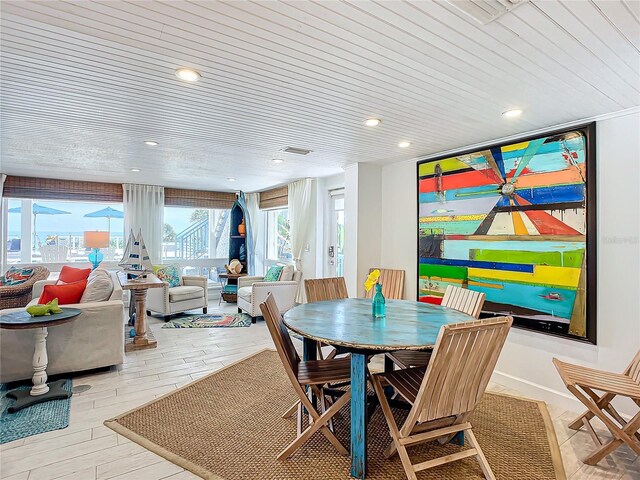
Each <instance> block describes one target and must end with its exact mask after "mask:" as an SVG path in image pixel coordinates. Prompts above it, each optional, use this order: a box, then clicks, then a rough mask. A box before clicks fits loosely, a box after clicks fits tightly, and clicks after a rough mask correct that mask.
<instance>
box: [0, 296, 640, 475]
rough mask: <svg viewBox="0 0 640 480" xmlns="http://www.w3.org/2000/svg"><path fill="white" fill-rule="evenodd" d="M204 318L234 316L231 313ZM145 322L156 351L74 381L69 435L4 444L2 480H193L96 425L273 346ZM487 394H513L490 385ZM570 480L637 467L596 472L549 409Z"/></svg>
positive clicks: (618, 461) (606, 463)
mask: <svg viewBox="0 0 640 480" xmlns="http://www.w3.org/2000/svg"><path fill="white" fill-rule="evenodd" d="M210 311H213V312H215V311H226V312H228V313H234V312H235V311H236V308H235V305H231V306H226V307H225V306H223V307H222V308H219V309H218V308H217V307H215V306H214V307H210ZM162 323H163V322H162V321H161V320H159V319H151V321H150V324H151V328H152V329H153V332H154V335H155V337H156V339H157V340H158V348H157V349H152V350H143V351H139V352H134V353H130V354H127V356H126V363H124V364H123V365H121V366H119V367H117V368H115V367H114V368H112V370H111V371H109V372H105V373H100V374H95V375H89V376H87V375H85V376H80V377H76V378H75V379H74V382H73V383H74V386H78V385H91V389H90V390H88V391H86V392H85V393H79V394H75V395H74V396H73V399H72V401H71V421H70V424H69V427H68V428H65V429H63V430H55V431H52V432H47V433H43V434H41V435H36V436H33V437H28V438H26V439H22V440H17V441H15V442H11V443H7V444H5V445H2V446H1V447H0V478H1V479H2V480H49V479H60V480H62V479H64V480H94V479H114V480H116V479H117V480H125V479H131V480H159V479H167V480H187V479H197V478H199V477H197V476H195V475H193V474H191V473H190V472H188V471H185V470H183V469H182V468H180V467H178V466H176V465H174V464H172V463H170V462H168V461H166V460H164V459H163V458H161V457H159V456H158V455H155V454H153V453H151V452H149V451H147V450H145V449H144V448H142V447H140V446H139V445H137V444H135V443H133V442H131V441H129V440H127V439H126V438H124V437H122V436H120V435H118V434H116V433H115V432H113V431H112V430H110V429H108V428H106V427H105V426H104V425H102V422H103V421H104V420H106V419H108V418H111V417H113V416H115V415H117V414H120V413H123V412H125V411H127V410H130V409H132V408H134V407H136V406H139V405H141V404H143V403H146V402H148V401H150V400H153V399H154V398H156V397H158V396H160V395H164V394H165V393H167V392H170V391H172V390H174V389H176V388H178V387H181V386H183V385H185V384H187V383H189V382H191V381H193V380H195V379H197V378H199V377H201V376H203V375H206V374H208V373H210V372H213V371H215V370H218V369H220V368H222V367H224V366H225V365H228V364H230V363H233V362H235V361H237V360H239V359H242V358H243V357H246V356H247V355H251V354H252V353H255V352H257V351H259V350H261V349H263V348H265V347H271V346H272V342H271V339H270V337H269V333H268V331H267V329H266V326H265V324H264V322H258V323H257V324H255V325H252V326H251V327H250V328H213V329H176V330H174V329H161V328H160V327H161V325H162ZM491 389H492V390H493V391H504V392H506V393H511V394H515V395H518V392H516V391H513V390H508V389H505V388H504V387H502V386H500V385H497V384H492V385H491ZM549 411H550V413H551V416H552V418H553V420H554V425H555V428H556V433H557V436H558V441H559V443H560V448H561V451H562V455H563V460H564V464H565V468H566V472H567V476H568V478H569V479H571V480H578V479H580V480H582V479H611V480H620V479H625V480H630V479H640V460H638V458H637V457H636V456H635V455H634V454H633V453H632V452H631V451H630V450H629V449H627V448H624V447H623V448H620V449H618V450H617V451H616V453H615V454H614V455H611V456H609V457H607V459H605V460H603V461H602V462H601V464H600V465H599V466H597V467H589V466H587V465H583V464H582V462H580V460H579V459H580V458H581V457H583V456H585V454H586V453H587V452H588V451H590V450H591V449H593V443H592V441H591V438H590V437H589V435H588V434H587V433H585V432H575V431H573V430H568V429H567V428H566V427H565V425H566V423H567V421H568V420H569V419H570V418H572V417H573V416H574V415H575V413H572V412H567V411H564V410H562V409H559V408H556V407H554V406H553V405H550V406H549Z"/></svg>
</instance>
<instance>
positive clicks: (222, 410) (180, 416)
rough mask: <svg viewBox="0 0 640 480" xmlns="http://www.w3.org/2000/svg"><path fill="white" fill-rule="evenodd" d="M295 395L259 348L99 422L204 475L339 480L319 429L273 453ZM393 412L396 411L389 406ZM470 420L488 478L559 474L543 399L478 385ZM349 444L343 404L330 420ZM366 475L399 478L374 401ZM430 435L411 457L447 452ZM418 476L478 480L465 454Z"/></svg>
mask: <svg viewBox="0 0 640 480" xmlns="http://www.w3.org/2000/svg"><path fill="white" fill-rule="evenodd" d="M295 400H296V397H295V395H294V393H293V390H292V388H291V384H290V383H289V381H288V379H287V377H286V374H285V372H284V368H283V367H282V364H281V363H280V359H279V357H278V355H277V353H276V352H273V351H269V350H266V351H262V352H259V353H257V354H255V355H253V356H251V357H249V358H247V359H245V360H243V361H240V362H238V363H235V364H233V365H231V366H229V367H227V368H225V369H224V370H220V371H218V372H215V373H212V374H210V375H208V376H206V377H203V378H201V379H199V380H197V381H195V382H193V383H191V384H189V385H187V386H185V387H182V388H181V389H179V390H176V391H175V392H172V393H170V394H168V395H165V396H163V397H160V398H158V399H156V400H154V401H152V402H150V403H148V404H146V405H143V406H142V407H139V408H136V409H134V410H131V411H130V412H127V413H125V414H123V415H120V416H118V417H116V418H113V419H111V420H107V421H106V422H105V425H106V426H108V427H109V428H111V429H113V430H115V431H116V432H118V433H120V434H122V435H124V436H125V437H128V438H129V439H131V440H132V441H134V442H136V443H139V444H140V445H142V446H143V447H145V448H147V449H148V450H151V451H152V452H155V453H157V454H158V455H160V456H162V457H164V458H166V459H167V460H169V461H171V462H173V463H175V464H177V465H180V466H181V467H183V468H185V469H187V470H190V471H191V472H193V473H195V474H197V475H199V476H201V477H202V478H205V479H212V480H253V479H261V480H315V479H323V480H324V479H326V480H334V479H335V480H345V479H348V478H350V475H349V470H350V461H349V458H348V457H343V456H341V455H339V454H338V453H337V452H336V451H335V449H333V447H332V446H331V444H330V443H329V442H328V441H327V440H326V439H325V438H324V436H323V435H322V434H316V435H315V436H314V437H313V438H312V440H311V441H310V442H308V443H307V444H305V445H304V446H303V447H302V449H300V450H298V452H296V453H295V454H294V455H293V456H292V457H291V458H290V459H289V460H286V461H278V460H276V455H277V454H278V453H279V452H280V451H281V450H282V449H284V448H285V447H286V446H287V445H288V444H289V443H290V442H292V441H293V440H294V438H295V435H296V421H295V417H292V418H290V419H283V418H281V415H282V413H284V412H285V410H287V408H288V407H290V406H291V405H292V404H293V402H294V401H295ZM394 413H396V414H397V417H398V419H401V418H402V417H403V416H404V415H406V412H405V411H403V410H398V411H396V412H394ZM471 423H472V424H473V426H474V431H475V434H476V436H477V438H478V441H479V442H480V445H481V446H482V448H483V450H484V452H485V455H486V456H487V459H488V461H489V464H490V465H491V467H492V469H493V472H494V473H495V475H496V477H497V478H498V479H514V480H515V479H518V480H547V479H554V480H556V479H557V480H564V479H565V474H564V469H563V467H562V460H561V457H560V451H559V448H558V444H557V441H556V438H555V434H554V431H553V426H552V424H551V419H550V418H549V414H548V412H547V410H546V407H545V405H544V403H542V402H535V401H529V400H524V399H519V398H515V397H510V396H504V395H498V394H485V395H484V397H483V399H482V401H481V403H480V405H479V407H478V408H477V410H476V411H475V412H474V415H473V418H472V419H471ZM335 429H336V435H337V436H338V438H339V439H340V440H341V441H342V443H343V445H345V446H346V447H347V449H348V448H349V409H348V406H347V407H345V408H344V409H343V410H342V411H341V413H340V414H339V416H337V417H336V422H335ZM368 438H369V450H368V459H369V464H368V475H367V478H369V479H375V480H378V479H384V480H395V479H398V480H399V479H404V478H406V477H405V474H404V470H403V469H402V466H401V464H400V461H399V460H398V457H397V456H396V457H394V458H392V459H385V458H384V456H383V455H382V452H383V450H384V449H385V448H386V447H387V445H388V444H389V442H390V441H391V438H390V436H389V430H388V427H387V424H386V422H385V420H384V417H383V416H382V412H381V411H380V409H379V408H378V409H376V412H375V414H374V415H373V417H372V418H371V421H370V423H369V430H368ZM460 448H464V447H458V446H455V445H451V444H448V445H444V446H442V445H440V444H438V443H437V442H435V443H429V444H424V445H421V446H416V447H413V448H412V449H410V454H411V455H412V460H413V462H414V463H418V462H419V461H424V460H428V459H430V458H434V457H436V456H442V455H445V454H450V453H454V452H456V451H459V450H460ZM418 478H419V479H421V480H422V479H438V480H441V479H442V480H444V479H447V480H466V479H482V478H484V477H483V475H482V471H481V470H480V467H479V466H478V463H477V462H476V461H475V459H474V458H473V457H472V458H469V459H465V460H462V461H458V462H455V463H450V464H447V465H444V466H440V467H437V468H434V469H431V470H427V471H423V472H420V473H419V474H418Z"/></svg>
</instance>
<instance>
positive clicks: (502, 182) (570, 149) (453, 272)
mask: <svg viewBox="0 0 640 480" xmlns="http://www.w3.org/2000/svg"><path fill="white" fill-rule="evenodd" d="M594 141H595V132H594V126H593V124H591V125H586V126H583V127H579V128H575V129H572V130H568V131H563V132H554V133H552V134H549V135H543V136H540V137H536V138H528V139H525V140H523V141H518V142H514V143H510V144H503V145H496V146H491V147H488V148H486V149H482V150H478V151H474V152H464V153H462V154H459V155H451V156H447V157H445V158H436V159H429V160H426V161H422V162H419V163H418V232H419V241H418V260H419V265H418V272H419V273H418V275H419V278H418V297H419V298H418V299H419V300H420V301H424V302H431V303H438V302H439V300H441V298H442V296H443V294H444V291H445V289H446V287H447V285H450V284H451V285H457V286H461V287H464V288H469V289H471V290H476V291H480V292H483V293H485V294H486V302H485V305H484V308H483V316H485V315H495V314H500V315H503V314H508V315H512V316H513V317H514V324H515V325H519V326H522V327H525V328H531V329H536V330H540V331H545V332H549V333H555V334H560V335H568V336H572V337H578V338H581V339H585V340H589V341H592V342H594V343H595V323H594V322H595V308H594V307H595V255H594V254H595V245H593V244H590V242H589V241H588V233H589V232H588V230H589V228H590V227H591V228H594V227H593V226H594V225H595V211H592V210H593V205H594V202H593V199H594V198H591V197H594V193H595V192H592V191H591V185H592V184H593V183H594V182H593V179H591V178H588V176H589V175H591V174H592V172H593V166H594V162H595V158H593V157H595V155H594V143H593V142H594ZM594 233H595V232H594ZM591 270H592V271H591ZM591 295H593V298H592V299H590V298H589V297H590V296H591Z"/></svg>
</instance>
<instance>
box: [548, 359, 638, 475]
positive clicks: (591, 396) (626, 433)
mask: <svg viewBox="0 0 640 480" xmlns="http://www.w3.org/2000/svg"><path fill="white" fill-rule="evenodd" d="M553 364H554V365H555V366H556V369H557V370H558V373H559V374H560V377H561V378H562V381H563V382H564V384H565V385H566V387H567V389H568V390H569V391H570V392H571V393H572V394H573V395H575V397H576V398H577V399H578V400H580V401H581V402H582V403H583V404H584V405H585V406H586V407H587V409H588V410H587V411H586V412H584V413H583V414H582V415H580V416H579V417H577V418H576V419H575V420H573V421H572V422H571V423H570V424H569V428H571V429H573V430H579V429H580V428H581V427H582V426H584V427H585V428H586V429H587V432H589V434H590V435H591V438H592V439H593V441H594V442H595V444H596V446H598V447H599V448H598V449H597V450H596V451H595V452H593V453H592V454H590V455H589V456H588V457H587V458H585V459H584V460H583V462H584V463H586V464H587V465H595V464H597V463H598V462H599V461H600V460H602V459H603V458H604V457H606V456H607V455H609V454H610V453H612V452H613V451H614V450H615V449H616V448H618V447H619V446H620V445H622V444H623V443H626V444H627V445H628V446H629V448H631V449H632V450H633V451H634V452H636V454H638V455H640V434H639V433H638V430H639V429H640V410H639V411H638V413H636V414H635V416H634V417H633V418H632V419H631V420H629V421H626V420H625V419H624V418H622V416H621V415H620V414H619V413H618V411H617V410H616V409H615V408H614V407H613V405H611V401H612V400H613V399H614V398H615V397H616V396H622V397H628V398H630V399H631V400H632V401H633V402H635V404H636V405H638V406H639V407H640V351H638V353H636V356H635V357H634V358H633V360H632V361H631V363H630V364H629V366H628V367H627V368H626V369H625V371H624V372H623V373H610V372H604V371H602V370H595V369H593V368H587V367H582V366H580V365H573V364H571V363H565V362H562V361H560V360H558V359H557V358H554V359H553ZM594 390H598V391H600V392H603V394H602V395H598V394H597V393H596V392H594ZM593 417H597V418H599V419H600V420H602V423H604V424H605V426H606V427H607V428H608V429H609V431H610V432H611V435H612V437H613V438H612V439H611V440H610V441H608V442H606V443H604V444H603V443H602V440H600V437H598V434H597V433H596V431H595V430H594V429H593V426H592V425H591V423H590V422H589V420H591V419H592V418H593Z"/></svg>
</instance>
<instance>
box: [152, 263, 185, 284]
mask: <svg viewBox="0 0 640 480" xmlns="http://www.w3.org/2000/svg"><path fill="white" fill-rule="evenodd" d="M153 273H155V275H156V277H158V278H159V279H160V280H162V281H163V282H167V283H168V284H169V287H170V288H174V287H179V286H180V268H179V267H178V265H154V267H153Z"/></svg>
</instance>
